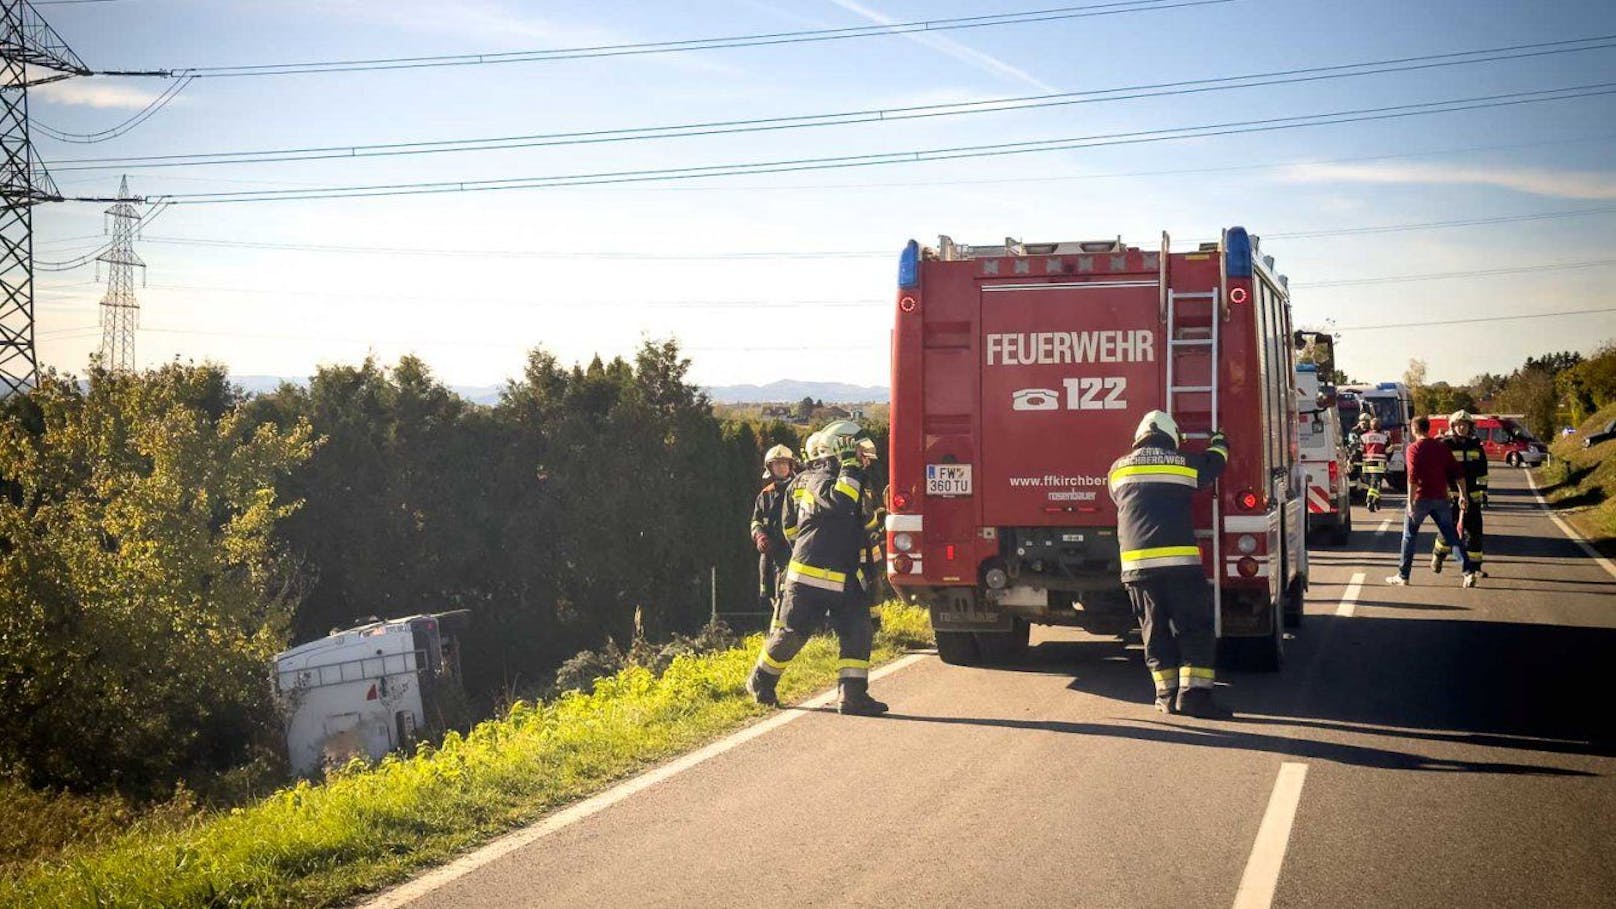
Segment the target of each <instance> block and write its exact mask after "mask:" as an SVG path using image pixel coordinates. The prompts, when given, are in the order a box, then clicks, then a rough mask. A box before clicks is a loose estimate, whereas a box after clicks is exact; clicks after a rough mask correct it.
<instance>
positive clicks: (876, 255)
mask: <svg viewBox="0 0 1616 909" xmlns="http://www.w3.org/2000/svg"><path fill="white" fill-rule="evenodd" d="M1610 213H1616V206H1610V207H1605V208H1580V209H1570V210H1566V211H1550V212H1536V213H1532V214H1522V215H1500V216H1497V217H1490V218H1467V219H1464V220H1455V221H1423V222H1416V223H1412V224H1379V225H1372V226H1365V227H1340V228H1334V229H1328V230H1313V231H1306V232H1299V233H1264V234H1263V235H1262V236H1263V239H1264V240H1270V241H1271V240H1277V239H1286V240H1292V239H1317V238H1323V237H1338V236H1351V235H1355V234H1371V233H1389V232H1394V231H1412V230H1436V229H1441V228H1453V227H1475V226H1483V225H1493V224H1513V223H1520V222H1526V221H1547V220H1552V219H1556V218H1576V217H1589V216H1593V215H1601V214H1610ZM143 239H144V240H145V241H146V242H147V243H163V244H169V245H174V246H198V247H204V248H217V249H256V250H266V251H274V252H312V253H333V254H340V255H383V256H433V257H445V258H468V259H555V260H578V259H598V260H607V261H625V262H708V261H730V260H759V261H769V262H772V261H780V260H783V259H809V260H818V259H887V258H891V257H892V256H895V255H896V254H897V250H896V249H824V250H755V251H727V252H707V253H639V252H624V251H618V250H570V251H562V250H529V249H486V248H485V249H472V248H465V247H462V248H443V247H435V248H430V247H420V246H362V245H352V244H326V243H280V242H274V241H263V240H217V239H211V238H205V237H155V236H149V235H148V236H146V237H144V238H143Z"/></svg>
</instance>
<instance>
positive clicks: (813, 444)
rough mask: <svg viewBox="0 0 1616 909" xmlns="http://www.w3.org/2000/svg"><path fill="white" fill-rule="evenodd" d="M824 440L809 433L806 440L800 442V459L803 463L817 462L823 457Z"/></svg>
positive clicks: (817, 434)
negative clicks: (801, 458)
mask: <svg viewBox="0 0 1616 909" xmlns="http://www.w3.org/2000/svg"><path fill="white" fill-rule="evenodd" d="M823 446H824V440H823V439H822V438H821V437H820V434H819V433H817V432H814V433H809V434H808V438H806V439H804V440H803V442H802V457H803V460H805V461H817V460H819V459H820V458H822V457H824V456H825V451H824V447H823Z"/></svg>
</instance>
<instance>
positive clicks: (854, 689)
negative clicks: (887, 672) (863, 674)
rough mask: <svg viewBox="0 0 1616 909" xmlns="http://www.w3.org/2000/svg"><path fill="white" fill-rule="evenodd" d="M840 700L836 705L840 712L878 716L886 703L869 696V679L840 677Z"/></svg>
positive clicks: (885, 710)
mask: <svg viewBox="0 0 1616 909" xmlns="http://www.w3.org/2000/svg"><path fill="white" fill-rule="evenodd" d="M841 688H842V700H841V703H840V704H838V705H837V706H836V709H837V710H838V711H839V712H841V713H846V714H851V715H853V716H880V715H881V714H883V713H886V712H887V705H885V704H883V703H881V702H880V701H878V700H876V699H875V698H872V697H870V680H869V679H842V685H841Z"/></svg>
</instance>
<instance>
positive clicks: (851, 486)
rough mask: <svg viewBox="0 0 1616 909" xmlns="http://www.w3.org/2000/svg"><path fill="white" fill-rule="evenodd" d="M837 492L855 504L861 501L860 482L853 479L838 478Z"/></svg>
mask: <svg viewBox="0 0 1616 909" xmlns="http://www.w3.org/2000/svg"><path fill="white" fill-rule="evenodd" d="M836 491H837V492H839V493H841V494H842V495H844V496H847V497H848V498H849V499H852V500H853V501H855V502H857V501H858V500H859V484H858V481H857V480H855V479H853V478H851V477H838V478H837V479H836Z"/></svg>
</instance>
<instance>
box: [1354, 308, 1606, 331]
mask: <svg viewBox="0 0 1616 909" xmlns="http://www.w3.org/2000/svg"><path fill="white" fill-rule="evenodd" d="M1607 312H1616V306H1605V307H1601V308H1598V309H1567V310H1564V311H1561V312H1531V313H1522V314H1521V315H1516V316H1482V317H1480V318H1473V319H1439V320H1434V321H1430V322H1388V323H1385V324H1382V325H1344V326H1338V327H1336V328H1333V329H1331V330H1332V331H1381V330H1383V329H1388V328H1425V327H1428V326H1433V325H1470V324H1474V323H1479V322H1511V321H1514V320H1516V319H1553V318H1559V317H1561V316H1586V315H1591V314H1593V313H1607Z"/></svg>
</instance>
